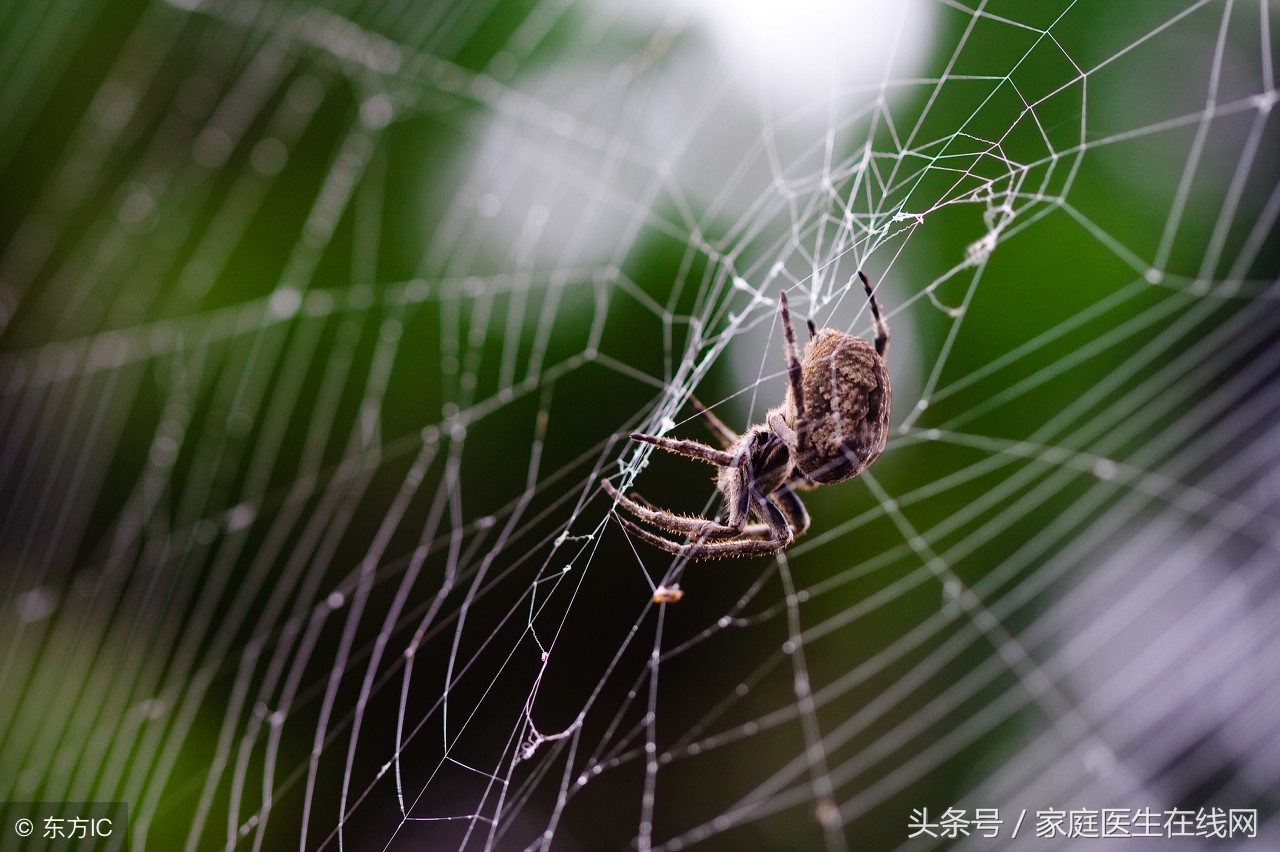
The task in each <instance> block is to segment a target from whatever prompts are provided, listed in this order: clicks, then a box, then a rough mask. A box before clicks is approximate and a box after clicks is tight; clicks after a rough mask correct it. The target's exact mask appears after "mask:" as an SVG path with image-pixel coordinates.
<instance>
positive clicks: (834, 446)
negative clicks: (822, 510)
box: [786, 328, 893, 483]
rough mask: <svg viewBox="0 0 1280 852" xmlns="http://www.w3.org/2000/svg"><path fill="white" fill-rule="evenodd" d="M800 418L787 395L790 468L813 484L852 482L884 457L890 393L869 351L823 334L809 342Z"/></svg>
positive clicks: (857, 340) (841, 336) (847, 338)
mask: <svg viewBox="0 0 1280 852" xmlns="http://www.w3.org/2000/svg"><path fill="white" fill-rule="evenodd" d="M801 385H802V388H803V391H804V414H803V416H798V412H797V411H796V405H795V400H794V399H793V398H792V394H791V392H790V391H788V392H787V401H786V413H787V420H788V421H789V425H791V426H792V428H794V429H795V430H796V442H797V452H796V454H795V466H796V467H797V468H798V469H799V470H800V472H801V473H802V474H804V475H805V477H806V478H807V479H809V480H810V481H811V482H813V483H831V482H843V481H845V480H846V479H852V478H853V477H855V476H857V475H858V474H860V473H862V471H864V470H866V468H867V466H868V465H870V464H871V463H872V462H874V461H875V460H876V458H877V457H879V455H880V453H881V452H883V451H884V445H885V440H886V439H887V437H888V433H889V406H890V403H891V401H892V398H893V393H892V391H891V389H890V387H889V372H888V370H886V369H885V366H884V359H883V358H881V357H880V355H879V354H877V352H876V350H875V347H874V346H872V345H871V344H870V343H868V342H867V341H866V340H863V339H862V338H861V337H857V336H855V335H852V334H845V333H844V332H842V331H837V330H835V329H831V328H824V329H822V330H821V331H819V332H818V333H817V335H815V336H814V338H813V339H812V340H811V341H809V345H808V346H807V347H806V348H805V352H804V361H803V364H802V378H801Z"/></svg>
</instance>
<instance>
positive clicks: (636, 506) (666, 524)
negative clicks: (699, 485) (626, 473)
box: [600, 479, 763, 539]
mask: <svg viewBox="0 0 1280 852" xmlns="http://www.w3.org/2000/svg"><path fill="white" fill-rule="evenodd" d="M600 485H601V486H602V487H603V488H604V490H605V491H606V492H607V493H608V495H609V496H610V497H612V498H613V499H614V500H617V501H618V504H619V505H621V506H622V507H623V508H625V509H626V510H627V511H628V512H630V513H631V514H633V515H635V516H636V517H637V518H639V519H640V520H642V521H646V522H648V523H651V524H653V525H654V526H655V527H662V528H663V529H664V530H666V531H667V532H673V533H683V534H684V535H688V536H691V537H693V538H699V539H701V538H730V537H732V536H736V535H742V534H743V532H744V531H745V530H743V529H740V528H737V527H731V526H725V525H724V524H720V523H716V522H715V521H712V520H708V519H707V518H691V517H688V516H685V515H676V514H673V513H671V512H667V511H663V510H662V509H659V508H657V507H656V506H654V505H653V504H652V503H650V502H649V501H648V500H645V499H644V498H643V497H641V496H640V495H638V494H637V495H636V498H637V499H636V500H632V499H631V498H630V497H628V496H626V495H625V494H623V493H622V492H621V491H619V490H618V489H617V488H615V487H614V486H613V483H612V482H610V481H609V480H607V479H602V480H600ZM640 501H643V502H640ZM758 526H763V524H760V525H758Z"/></svg>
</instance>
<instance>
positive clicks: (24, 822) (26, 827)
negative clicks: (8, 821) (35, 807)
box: [13, 819, 35, 837]
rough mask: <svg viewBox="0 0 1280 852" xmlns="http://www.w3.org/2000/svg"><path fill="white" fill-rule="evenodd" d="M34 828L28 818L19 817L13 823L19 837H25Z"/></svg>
mask: <svg viewBox="0 0 1280 852" xmlns="http://www.w3.org/2000/svg"><path fill="white" fill-rule="evenodd" d="M34 829H35V826H33V825H32V824H31V820H29V819H20V820H18V821H17V822H15V823H14V824H13V830H14V831H16V832H18V836H19V837H26V836H27V835H29V834H31V832H32V831H33V830H34Z"/></svg>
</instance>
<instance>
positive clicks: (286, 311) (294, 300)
mask: <svg viewBox="0 0 1280 852" xmlns="http://www.w3.org/2000/svg"><path fill="white" fill-rule="evenodd" d="M300 307H302V294H301V293H299V292H298V291H297V290H294V289H293V288H292V287H282V288H280V289H279V290H276V291H275V292H274V293H272V294H271V313H273V314H275V315H276V316H277V317H279V318H280V319H288V318H289V317H291V316H293V315H294V314H296V313H297V312H298V308H300Z"/></svg>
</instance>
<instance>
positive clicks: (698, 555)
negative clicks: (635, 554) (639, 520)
mask: <svg viewBox="0 0 1280 852" xmlns="http://www.w3.org/2000/svg"><path fill="white" fill-rule="evenodd" d="M614 517H615V518H617V519H618V522H619V523H620V524H622V525H623V526H624V527H626V528H627V530H628V531H630V532H631V533H633V534H634V535H635V536H636V537H638V538H640V539H641V540H643V541H646V542H648V543H649V544H652V545H653V546H654V547H657V548H659V549H661V550H665V551H666V552H667V553H674V554H675V555H676V556H683V557H685V558H687V559H711V558H713V557H716V556H762V555H764V554H768V553H777V552H778V551H779V550H781V549H782V548H783V547H785V546H786V543H785V542H778V541H775V540H773V539H767V538H765V539H761V538H735V539H730V540H729V541H716V542H710V543H707V544H702V543H700V542H690V543H689V544H681V543H680V542H677V541H671V540H670V539H666V538H663V537H662V536H660V535H655V534H654V533H651V532H649V531H648V530H646V529H644V528H643V527H641V526H639V525H637V524H636V523H634V522H632V521H629V520H627V519H626V518H624V517H622V516H621V515H618V514H615V515H614Z"/></svg>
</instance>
